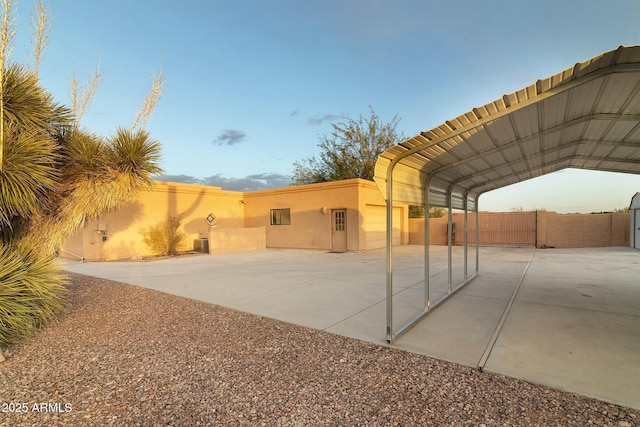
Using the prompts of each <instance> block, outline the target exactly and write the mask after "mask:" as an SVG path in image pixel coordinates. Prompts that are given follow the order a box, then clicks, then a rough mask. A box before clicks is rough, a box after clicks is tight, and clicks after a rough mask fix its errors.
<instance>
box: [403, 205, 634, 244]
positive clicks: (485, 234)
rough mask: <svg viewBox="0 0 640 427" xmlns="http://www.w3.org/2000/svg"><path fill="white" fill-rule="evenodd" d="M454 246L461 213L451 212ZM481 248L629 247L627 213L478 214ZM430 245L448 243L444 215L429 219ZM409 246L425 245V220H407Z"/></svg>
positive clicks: (471, 215) (461, 228)
mask: <svg viewBox="0 0 640 427" xmlns="http://www.w3.org/2000/svg"><path fill="white" fill-rule="evenodd" d="M452 217H453V218H452V220H453V222H454V223H455V224H456V227H455V233H454V239H453V241H454V244H456V245H461V244H463V242H464V234H463V233H464V214H462V213H454V214H453V215H452ZM478 222H479V226H480V230H479V237H480V238H479V240H480V244H481V245H494V246H537V247H539V248H541V247H555V248H585V247H607V246H629V243H630V233H629V228H630V216H629V214H628V213H603V214H559V213H557V212H547V211H537V212H480V216H479V218H478ZM429 227H430V228H429V242H430V244H432V245H446V244H447V216H446V215H445V216H444V217H441V218H430V220H429ZM468 230H469V234H468V239H469V244H475V214H474V213H473V212H470V213H469V215H468ZM409 243H410V244H423V243H424V219H423V218H410V219H409Z"/></svg>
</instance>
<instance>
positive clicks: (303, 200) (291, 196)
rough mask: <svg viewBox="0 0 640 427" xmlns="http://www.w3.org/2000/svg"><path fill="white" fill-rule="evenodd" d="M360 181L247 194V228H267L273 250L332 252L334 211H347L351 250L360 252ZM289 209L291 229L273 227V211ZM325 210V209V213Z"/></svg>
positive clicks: (268, 239)
mask: <svg viewBox="0 0 640 427" xmlns="http://www.w3.org/2000/svg"><path fill="white" fill-rule="evenodd" d="M358 181H359V180H346V181H338V182H330V183H323V184H309V185H299V186H291V187H286V188H278V189H272V190H259V191H250V192H246V193H245V200H246V204H245V220H244V222H245V226H246V227H265V229H266V233H267V247H269V248H307V249H325V250H330V249H331V210H332V209H346V210H347V250H349V251H358V250H360V246H359V242H358V236H359V229H360V227H361V219H360V215H359V212H358ZM282 208H289V209H290V212H291V224H290V225H271V221H270V212H271V209H282ZM323 208H324V209H323Z"/></svg>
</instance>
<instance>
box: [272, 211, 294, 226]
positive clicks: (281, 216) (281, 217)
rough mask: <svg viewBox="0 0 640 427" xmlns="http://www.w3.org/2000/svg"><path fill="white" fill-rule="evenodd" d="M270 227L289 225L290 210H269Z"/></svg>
mask: <svg viewBox="0 0 640 427" xmlns="http://www.w3.org/2000/svg"><path fill="white" fill-rule="evenodd" d="M271 225H291V209H289V208H286V209H271Z"/></svg>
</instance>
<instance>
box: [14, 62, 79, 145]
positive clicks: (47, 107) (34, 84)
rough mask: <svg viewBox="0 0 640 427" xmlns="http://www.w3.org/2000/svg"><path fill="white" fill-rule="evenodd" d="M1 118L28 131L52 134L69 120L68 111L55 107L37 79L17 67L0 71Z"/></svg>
mask: <svg viewBox="0 0 640 427" xmlns="http://www.w3.org/2000/svg"><path fill="white" fill-rule="evenodd" d="M2 78H3V81H2V85H3V87H2V88H3V102H4V119H5V121H6V122H8V123H14V124H17V125H18V126H20V128H21V129H28V130H29V131H30V132H33V131H35V130H36V129H37V130H39V131H44V132H49V133H51V132H53V131H54V128H55V127H56V126H61V125H65V124H69V123H71V121H72V118H73V116H72V114H71V111H70V110H69V109H67V108H65V107H62V106H60V105H58V104H56V103H55V102H54V101H53V95H51V94H50V93H49V92H47V91H46V90H44V89H43V88H42V87H41V86H40V85H39V83H38V77H37V76H36V75H35V74H34V73H33V72H31V71H29V70H27V69H25V68H24V67H23V66H21V65H19V64H11V65H10V66H8V67H7V68H5V69H4V70H3V73H2Z"/></svg>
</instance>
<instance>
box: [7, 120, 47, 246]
mask: <svg viewBox="0 0 640 427" xmlns="http://www.w3.org/2000/svg"><path fill="white" fill-rule="evenodd" d="M4 136H5V139H4V141H3V142H4V143H3V145H2V146H3V149H4V163H3V166H2V168H0V191H1V193H0V229H4V228H9V229H11V228H13V227H12V223H13V221H14V219H15V217H21V218H29V217H32V216H33V215H35V214H36V213H37V212H38V211H40V209H41V207H42V202H43V200H44V199H45V195H46V193H47V192H48V191H49V190H51V189H52V188H53V187H54V186H55V184H56V182H57V179H58V171H57V169H56V167H55V163H56V161H57V160H58V153H57V150H58V146H57V144H56V143H55V141H54V140H53V139H52V138H51V137H50V136H48V135H46V134H43V133H27V132H18V131H17V129H16V127H15V125H11V126H7V127H5V133H4ZM3 234H5V233H3Z"/></svg>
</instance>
